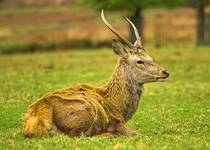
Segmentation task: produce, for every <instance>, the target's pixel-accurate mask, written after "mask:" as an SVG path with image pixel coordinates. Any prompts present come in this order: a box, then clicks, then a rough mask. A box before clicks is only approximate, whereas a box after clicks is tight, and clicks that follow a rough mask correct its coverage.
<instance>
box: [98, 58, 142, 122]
mask: <svg viewBox="0 0 210 150" xmlns="http://www.w3.org/2000/svg"><path fill="white" fill-rule="evenodd" d="M101 89H102V91H103V94H104V96H105V97H107V100H108V101H109V103H110V104H112V105H113V106H114V107H115V109H116V110H117V111H118V112H120V113H121V115H122V117H123V119H124V121H127V120H128V119H130V118H131V117H132V115H133V113H134V112H135V111H136V109H137V107H138V104H139V100H140V96H141V93H142V91H143V85H140V84H138V83H137V82H136V81H135V78H134V75H132V74H131V68H130V67H129V66H128V65H127V64H126V63H125V62H123V60H122V59H120V60H118V63H117V65H116V68H115V70H114V72H113V74H112V76H111V79H110V80H109V81H108V82H107V83H106V84H105V85H104V86H102V88H101Z"/></svg>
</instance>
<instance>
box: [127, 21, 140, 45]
mask: <svg viewBox="0 0 210 150" xmlns="http://www.w3.org/2000/svg"><path fill="white" fill-rule="evenodd" d="M124 18H125V19H126V20H127V21H128V22H129V23H130V24H131V26H132V27H133V30H134V32H135V35H136V42H135V44H134V46H137V47H138V46H139V47H140V48H142V47H143V46H142V42H141V37H140V36H139V32H138V30H137V28H136V26H135V25H134V24H133V22H131V21H130V19H128V18H127V17H124Z"/></svg>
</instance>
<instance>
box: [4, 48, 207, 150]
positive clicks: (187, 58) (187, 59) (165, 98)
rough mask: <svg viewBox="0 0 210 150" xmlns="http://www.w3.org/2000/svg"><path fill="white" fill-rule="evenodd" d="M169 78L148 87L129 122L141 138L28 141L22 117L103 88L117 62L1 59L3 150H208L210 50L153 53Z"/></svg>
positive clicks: (102, 57)
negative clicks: (33, 107)
mask: <svg viewBox="0 0 210 150" xmlns="http://www.w3.org/2000/svg"><path fill="white" fill-rule="evenodd" d="M149 53H150V54H151V55H152V56H153V57H154V58H155V60H157V62H158V63H159V64H161V65H162V66H163V67H165V68H167V69H168V70H169V71H170V72H171V76H170V78H169V79H168V80H167V81H166V82H161V83H151V84H147V85H145V91H144V94H143V97H142V100H141V103H140V106H139V109H138V111H137V112H136V113H135V115H134V116H133V118H132V119H131V120H130V121H129V122H128V126H130V127H132V128H135V129H137V130H138V131H139V132H140V133H141V135H139V136H137V137H119V138H106V137H100V138H99V137H92V138H85V137H82V138H70V137H68V136H65V135H60V136H55V137H49V138H32V139H28V138H24V137H23V136H22V135H21V129H22V125H23V120H22V116H23V113H24V112H26V109H27V107H28V106H29V105H30V104H31V103H32V102H34V101H35V100H36V99H37V98H38V97H40V96H41V95H43V94H45V93H47V92H51V91H55V90H58V89H60V88H64V87H69V86H75V85H78V84H81V83H90V84H93V85H96V86H98V85H101V84H103V83H104V82H106V81H107V80H108V78H109V76H110V75H111V73H112V70H113V69H114V66H115V63H116V60H117V57H116V56H115V55H114V54H113V53H112V51H111V50H110V49H101V50H99V49H97V50H83V51H82V50H77V51H76V50H75V51H68V52H66V51H59V52H52V53H35V54H33V55H31V54H15V55H1V56H0V149H2V150H5V149H27V150H28V149H85V150H86V149H129V150H130V149H133V150H136V149H167V150H168V149H210V47H200V48H194V47H184V48H183V47H182V48H179V47H177V48H174V47H168V48H163V49H159V50H154V49H153V48H151V49H150V51H149Z"/></svg>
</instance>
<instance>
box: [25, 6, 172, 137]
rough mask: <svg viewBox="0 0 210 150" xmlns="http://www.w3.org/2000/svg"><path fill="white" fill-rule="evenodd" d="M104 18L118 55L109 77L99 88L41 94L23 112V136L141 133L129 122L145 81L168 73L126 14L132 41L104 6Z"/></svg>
mask: <svg viewBox="0 0 210 150" xmlns="http://www.w3.org/2000/svg"><path fill="white" fill-rule="evenodd" d="M101 18H102V20H103V22H104V23H105V25H106V26H107V27H108V28H109V29H110V30H111V31H112V32H113V33H114V34H115V35H116V37H117V40H113V44H112V45H113V51H114V53H115V54H116V55H118V56H119V60H118V62H117V65H116V67H115V70H114V72H113V74H112V76H111V78H110V79H109V81H108V82H107V83H106V84H104V85H102V86H101V87H92V86H89V85H80V86H78V87H75V88H66V89H62V90H59V91H57V92H53V93H49V94H47V95H45V96H43V97H41V98H40V99H38V100H37V101H36V102H35V103H34V104H32V105H31V106H30V107H29V108H28V111H27V113H26V114H25V116H24V120H25V124H24V127H23V134H24V136H27V137H32V136H52V135H57V134H60V133H64V134H66V135H69V136H96V135H109V136H117V135H126V136H132V135H137V134H138V132H137V131H136V130H134V129H131V128H128V127H126V126H125V123H126V122H127V121H128V120H129V119H130V118H131V117H132V115H133V114H134V113H135V111H136V109H137V107H138V104H139V100H140V96H141V94H142V92H143V84H144V83H148V82H156V81H163V80H165V79H166V78H167V77H168V76H169V73H168V72H167V71H166V70H165V69H163V68H162V67H160V66H159V65H158V64H156V63H155V62H154V61H153V59H152V58H151V57H150V56H149V55H148V54H147V53H146V52H145V49H144V48H143V47H142V43H141V37H140V36H139V34H138V31H137V29H136V27H135V26H134V24H133V23H132V22H131V21H130V20H129V19H128V18H125V19H126V20H127V21H128V23H130V24H131V25H132V27H133V29H134V31H135V35H136V39H137V40H136V42H135V43H134V44H132V43H131V42H129V41H128V40H126V39H125V38H124V37H123V36H122V35H121V34H120V33H119V32H118V31H117V30H116V29H114V28H113V27H112V26H111V25H110V24H109V23H108V22H107V20H106V19H105V17H104V13H103V10H102V12H101Z"/></svg>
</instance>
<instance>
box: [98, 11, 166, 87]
mask: <svg viewBox="0 0 210 150" xmlns="http://www.w3.org/2000/svg"><path fill="white" fill-rule="evenodd" d="M101 17H102V20H103V22H104V23H105V25H106V26H107V27H108V28H109V29H110V30H111V31H112V32H113V33H114V34H115V35H116V36H117V37H118V40H113V43H112V45H113V51H114V52H115V53H116V54H117V55H118V56H120V57H121V63H123V64H124V65H125V66H126V67H127V68H129V69H128V70H129V71H130V72H129V73H130V74H132V75H133V76H134V78H135V80H136V81H137V82H138V83H140V84H143V83H147V82H155V81H163V80H165V79H166V78H168V77H169V72H168V71H167V70H165V69H164V68H162V67H161V66H159V65H158V64H157V63H155V62H154V60H153V59H152V57H150V56H149V55H148V54H147V53H146V51H145V49H144V48H143V46H142V42H141V37H140V36H139V34H138V30H137V28H136V27H135V25H134V24H133V23H132V22H131V21H130V20H129V19H128V18H126V17H125V19H126V20H127V21H128V22H129V23H130V24H131V25H132V27H133V29H134V32H135V35H136V42H135V43H134V44H132V43H131V42H129V41H128V40H127V39H125V38H124V37H123V36H122V35H121V34H120V33H118V32H117V30H116V29H114V28H113V27H112V26H111V25H110V24H109V23H108V22H107V20H106V19H105V17H104V13H103V10H102V12H101Z"/></svg>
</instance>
